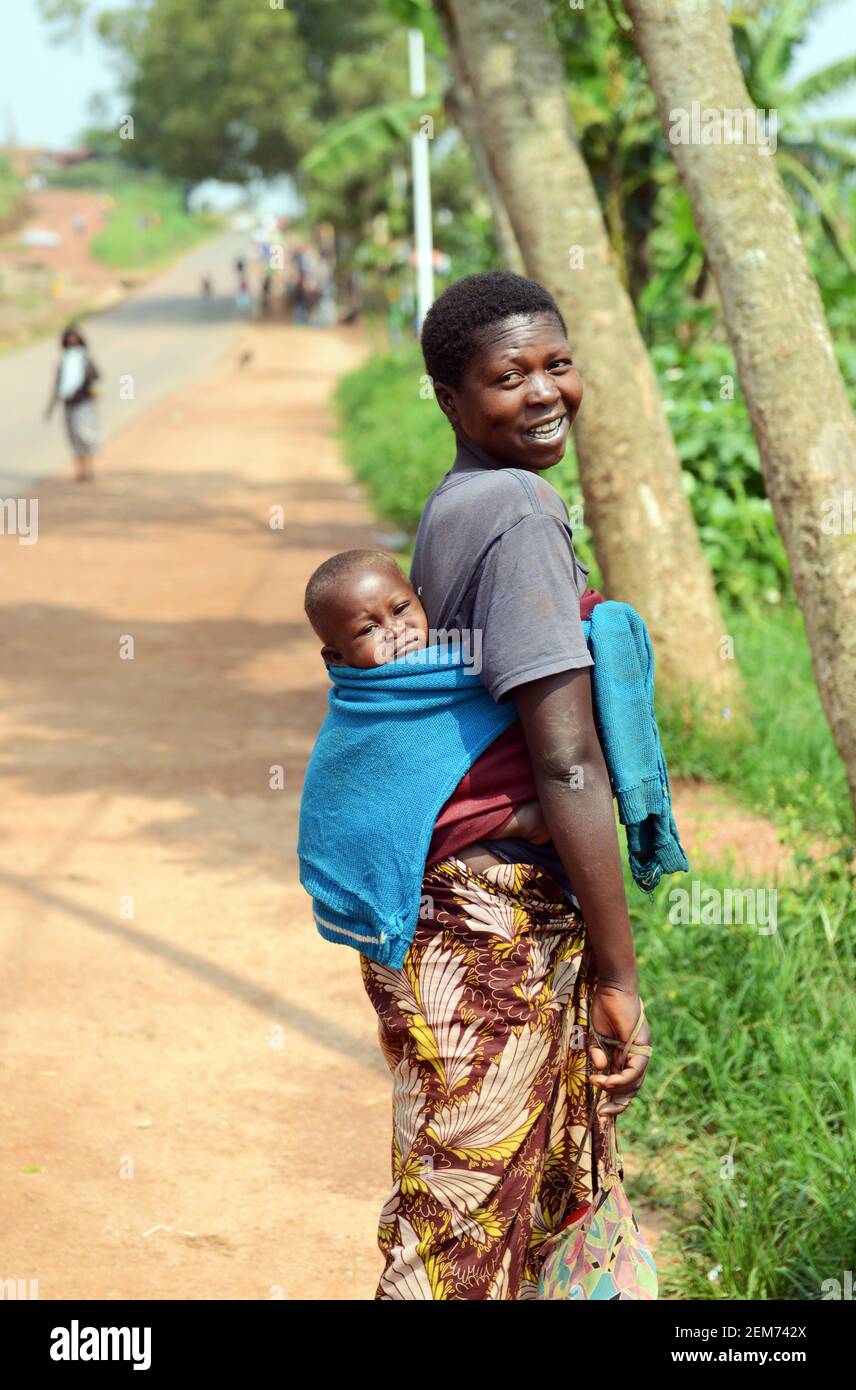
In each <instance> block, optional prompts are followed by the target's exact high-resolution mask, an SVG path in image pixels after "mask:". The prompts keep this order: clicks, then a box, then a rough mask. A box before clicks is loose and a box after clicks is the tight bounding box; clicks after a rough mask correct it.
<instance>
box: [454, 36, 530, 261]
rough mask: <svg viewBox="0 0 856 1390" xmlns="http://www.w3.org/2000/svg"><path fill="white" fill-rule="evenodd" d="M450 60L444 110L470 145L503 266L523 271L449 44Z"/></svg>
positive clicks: (472, 102) (472, 104) (471, 102)
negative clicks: (450, 74)
mask: <svg viewBox="0 0 856 1390" xmlns="http://www.w3.org/2000/svg"><path fill="white" fill-rule="evenodd" d="M449 64H450V67H451V69H452V86H451V87H450V88H449V90H448V91H447V92H446V96H445V106H446V110H447V111H448V113H449V115H450V116H451V118H452V120H453V121H454V122H455V125H456V126H457V127H458V129H459V130H460V131H461V134H462V135H463V137H464V139H465V140H466V142H467V145H468V146H469V150H470V154H471V156H472V160H473V164H474V165H475V167H476V173H477V174H478V176H479V180H480V181H481V186H482V188H483V190H484V194H485V197H486V198H487V200H488V203H489V204H490V213H491V220H492V222H493V234H494V237H495V238H496V244H497V248H498V250H499V255H500V259H501V261H502V264H503V265H504V266H505V269H506V270H513V271H514V272H515V274H517V275H523V274H524V268H523V257H522V256H521V254H520V247H519V246H518V245H517V238H516V237H515V235H514V228H513V227H512V225H511V223H510V221H509V220H508V213H507V212H506V210H505V204H504V203H503V201H502V194H501V193H500V191H499V189H498V188H497V186H496V179H495V178H494V176H493V170H492V169H491V167H490V161H489V159H488V157H487V154H486V152H485V148H484V145H483V144H482V139H481V135H480V133H479V127H478V119H477V117H476V111H475V98H474V97H473V90H472V87H471V86H470V84H469V81H468V80H467V76H466V73H465V72H464V70H463V66H462V64H461V61H460V57H459V55H458V54H457V53H455V51H454V50H453V49H452V48H450V49H449Z"/></svg>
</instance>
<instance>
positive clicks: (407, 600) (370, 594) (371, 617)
mask: <svg viewBox="0 0 856 1390" xmlns="http://www.w3.org/2000/svg"><path fill="white" fill-rule="evenodd" d="M303 606H304V608H305V610H306V616H307V618H308V619H309V621H310V623H311V624H312V626H313V628H314V629H315V632H316V633H317V634H318V636H319V637H320V638H321V641H322V643H323V644H324V645H323V646H322V648H321V656H322V657H323V659H324V661H325V662H326V664H327V665H328V666H359V667H368V666H383V665H385V664H386V662H388V661H401V660H402V659H403V658H404V656H405V654H406V653H408V652H411V651H416V649H417V648H419V647H426V646H427V645H428V619H427V617H426V615H425V609H424V608H423V607H422V604H421V603H420V602H419V600H418V598H417V597H416V594H415V593H414V590H413V586H412V585H411V583H410V580H409V579H408V578H407V577H406V576H405V575H404V573H403V572H402V571H401V570H400V569H399V567H398V565H397V564H396V563H395V561H394V560H393V559H392V556H390V555H387V554H386V552H385V551H383V550H343V551H341V552H340V553H339V554H338V555H331V557H330V559H329V560H325V561H324V563H323V565H319V566H318V568H317V570H316V571H315V573H314V574H313V575H312V576H311V578H310V580H309V583H308V584H307V585H306V595H305V597H304V600H303Z"/></svg>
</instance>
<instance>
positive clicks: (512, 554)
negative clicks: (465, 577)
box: [471, 512, 594, 703]
mask: <svg viewBox="0 0 856 1390" xmlns="http://www.w3.org/2000/svg"><path fill="white" fill-rule="evenodd" d="M580 575H581V570H580V567H579V565H578V562H577V559H576V556H575V554H574V547H573V542H572V540H571V535H570V531H569V529H568V528H567V527H565V526H564V525H563V524H562V522H561V521H560V520H559V518H558V517H557V516H554V515H551V514H549V513H546V512H534V513H532V514H531V515H529V516H526V517H523V518H522V519H521V520H520V521H518V522H516V523H515V525H514V526H511V527H510V528H509V529H508V530H507V531H505V532H503V534H502V535H501V536H499V537H498V538H497V540H496V541H495V542H494V543H493V545H492V546H491V547H490V549H489V551H488V552H487V555H486V556H485V559H484V563H483V564H482V567H481V571H480V573H479V575H478V576H477V580H476V593H475V598H474V602H473V610H472V625H473V634H472V638H471V651H472V655H473V657H474V658H475V657H476V653H477V652H478V653H479V659H480V662H481V669H480V671H479V674H480V676H481V680H482V684H483V685H485V686H486V687H487V689H488V690H489V691H490V693H491V695H492V696H493V699H494V700H495V701H496V702H497V703H499V701H500V700H501V699H502V698H503V697H504V696H505V695H507V694H508V692H509V691H510V690H511V689H512V688H513V687H514V686H515V685H521V684H522V683H523V682H524V681H532V680H537V679H538V678H539V677H540V676H550V675H554V674H555V673H557V672H559V671H572V670H577V669H578V668H579V667H581V666H593V665H594V660H593V659H592V656H591V653H590V652H589V649H588V646H587V644H586V639H585V636H584V634H583V628H582V622H581V619H580V592H581V590H580V587H579V586H580V582H581V578H580ZM479 640H480V642H481V648H480V651H479V648H478V646H477V643H478V641H479Z"/></svg>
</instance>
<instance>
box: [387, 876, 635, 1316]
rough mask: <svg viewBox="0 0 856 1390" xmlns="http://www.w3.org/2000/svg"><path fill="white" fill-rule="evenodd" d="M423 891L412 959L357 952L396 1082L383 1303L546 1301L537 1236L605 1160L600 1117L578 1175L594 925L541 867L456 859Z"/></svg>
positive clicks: (588, 1196) (586, 1094)
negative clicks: (383, 959)
mask: <svg viewBox="0 0 856 1390" xmlns="http://www.w3.org/2000/svg"><path fill="white" fill-rule="evenodd" d="M422 893H423V912H422V913H421V915H420V920H419V922H418V924H417V928H416V933H415V936H414V939H413V941H412V942H411V944H410V947H409V948H408V952H407V955H406V957H405V960H404V963H403V965H402V966H401V968H400V969H397V970H395V969H391V968H390V967H389V966H384V965H379V964H377V963H376V962H373V961H370V960H369V959H368V957H367V956H364V955H361V956H360V961H361V970H362V976H363V982H364V984H365V988H366V991H367V993H368V996H369V998H370V999H371V1002H372V1004H373V1006H374V1008H375V1011H376V1013H377V1015H378V1033H379V1038H380V1044H381V1047H382V1049H383V1053H384V1056H385V1057H386V1060H387V1062H388V1064H389V1067H390V1070H391V1072H392V1077H393V1096H392V1120H393V1135H392V1179H393V1184H392V1189H391V1191H390V1193H389V1196H388V1197H387V1200H386V1203H385V1205H384V1207H383V1210H382V1212H381V1215H380V1224H379V1227H378V1243H379V1245H380V1249H381V1252H382V1254H383V1256H384V1270H383V1273H382V1275H381V1278H380V1282H379V1284H378V1287H377V1291H376V1293H375V1298H376V1299H526V1298H535V1297H536V1293H537V1286H538V1274H539V1249H540V1247H541V1245H542V1244H543V1242H544V1241H545V1239H546V1238H547V1237H548V1236H549V1235H550V1234H551V1233H552V1232H553V1231H554V1230H555V1229H556V1227H557V1226H558V1225H559V1223H560V1222H561V1221H562V1220H563V1218H564V1217H565V1216H567V1215H568V1214H569V1213H570V1212H571V1211H572V1210H573V1209H575V1208H577V1207H580V1206H582V1205H584V1204H587V1203H588V1202H590V1201H591V1200H592V1196H593V1194H594V1193H595V1192H596V1191H597V1187H598V1181H597V1172H598V1168H600V1170H601V1171H603V1165H604V1160H605V1159H606V1135H605V1131H604V1127H603V1121H602V1120H598V1119H596V1120H595V1125H594V1128H593V1131H592V1134H591V1136H590V1137H587V1138H586V1139H585V1145H584V1148H583V1152H582V1155H581V1157H580V1162H579V1165H578V1168H577V1172H576V1175H575V1176H574V1178H573V1183H572V1182H571V1177H572V1170H573V1167H574V1163H575V1161H576V1159H577V1156H578V1153H579V1148H580V1142H581V1140H582V1139H583V1136H584V1133H585V1128H586V1119H587V1116H588V1112H589V1109H590V1106H591V1103H592V1101H593V1099H594V1093H595V1091H596V1089H597V1088H595V1087H592V1085H591V1084H590V1081H589V1079H588V1077H589V1074H590V1067H591V1063H590V1059H589V1058H588V1054H587V1041H588V998H589V996H590V993H591V990H592V988H593V985H594V980H595V975H594V965H593V957H592V954H591V950H590V947H589V944H588V941H587V938H586V932H585V926H584V924H583V920H582V918H581V917H580V916H579V914H578V913H575V912H574V911H573V910H572V909H571V907H570V905H569V904H568V902H567V900H566V899H565V898H563V896H562V893H561V890H560V888H559V886H558V884H557V883H555V881H554V880H553V879H552V878H550V877H549V875H547V874H546V873H545V872H544V871H543V870H541V869H539V868H538V867H537V866H536V865H534V864H496V865H492V866H491V867H490V868H488V869H487V870H485V871H484V872H483V873H476V872H475V871H473V870H472V869H470V868H469V866H468V865H466V864H465V863H463V862H462V861H461V860H460V859H457V858H455V857H454V856H452V857H450V858H448V859H445V860H443V861H442V862H441V863H439V864H435V865H434V866H433V867H432V868H431V869H430V870H428V872H427V873H426V875H425V878H424V880H423V886H422ZM620 1175H621V1176H622V1177H623V1170H620Z"/></svg>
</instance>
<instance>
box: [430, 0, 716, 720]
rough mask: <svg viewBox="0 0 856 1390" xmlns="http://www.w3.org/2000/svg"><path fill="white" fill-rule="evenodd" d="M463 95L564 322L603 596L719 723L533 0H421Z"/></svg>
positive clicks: (666, 498)
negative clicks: (639, 626)
mask: <svg viewBox="0 0 856 1390" xmlns="http://www.w3.org/2000/svg"><path fill="white" fill-rule="evenodd" d="M435 7H436V9H437V12H438V14H439V16H440V19H441V22H442V23H443V25H444V28H445V31H446V35H447V42H448V44H449V48H450V51H451V52H452V53H454V54H455V55H456V57H455V61H456V62H458V63H459V64H460V67H461V70H462V71H463V72H464V73H465V74H466V77H467V80H468V81H469V83H470V84H471V86H472V89H473V94H474V97H475V109H476V114H477V119H478V123H479V129H480V131H481V138H482V143H483V145H484V148H485V151H486V153H487V156H488V159H489V160H490V164H491V168H492V169H493V173H494V177H495V179H496V182H497V185H498V187H499V189H500V191H501V193H502V198H503V202H504V203H505V207H506V209H507V211H508V215H509V218H510V220H511V224H512V226H513V228H514V233H515V236H516V238H517V243H518V245H519V247H520V250H521V252H522V253H523V259H524V262H525V265H526V272H527V274H528V275H530V276H531V277H532V278H533V279H535V280H538V281H540V283H541V284H543V285H544V286H545V287H546V288H547V289H549V290H550V292H551V293H552V294H553V296H554V297H555V299H556V301H557V303H558V304H559V307H560V308H561V310H562V313H563V314H564V315H565V318H566V320H567V323H568V332H569V334H570V341H571V346H572V348H573V349H574V358H575V361H576V362H577V364H578V366H579V368H580V372H581V375H582V378H583V384H584V388H585V394H584V398H583V404H582V406H581V408H580V412H579V415H578V417H577V421H576V423H575V426H574V436H575V440H576V449H577V455H578V459H579V469H580V483H581V486H582V490H583V497H584V503H585V521H586V524H587V525H588V526H589V527H590V528H591V532H592V538H593V542H594V548H595V553H596V555H597V560H598V564H599V565H600V568H601V570H602V572H603V576H604V584H605V588H606V591H607V593H608V595H609V596H610V597H611V598H616V599H621V600H624V601H626V602H632V603H633V604H634V606H635V607H637V608H638V609H639V611H640V612H641V613H642V616H643V617H644V618H645V621H646V623H647V624H648V627H649V630H650V632H651V637H652V641H653V642H654V644H655V647H656V654H657V679H658V688H659V689H662V690H665V691H667V692H668V693H669V695H670V697H672V698H675V699H677V700H678V701H680V702H681V703H682V704H683V705H684V708H685V709H686V708H688V706H689V698H688V697H689V696H690V695H691V694H693V693H694V694H695V695H696V697H697V698H698V700H699V703H700V706H701V707H702V709H703V710H705V711H706V712H708V713H709V714H710V715H711V716H712V717H715V718H719V719H720V720H721V713H720V711H721V709H722V707H723V706H728V707H730V709H731V710H734V711H736V710H737V709H738V708H740V707H742V701H741V700H740V683H739V680H738V677H737V676H736V673H735V668H734V665H733V663H732V662H730V661H728V660H725V659H723V657H722V655H721V642H722V638H723V635H724V633H723V622H722V617H721V614H720V612H719V607H718V604H717V601H716V594H715V591H714V587H713V580H712V577H711V573H710V568H709V566H708V564H707V562H706V560H705V558H704V554H703V552H702V549H701V543H700V541H699V537H698V532H697V530H696V527H695V524H694V522H693V517H692V512H691V510H690V506H689V502H688V500H687V497H686V494H685V492H684V489H683V485H682V479H681V467H680V462H679V459H678V456H677V451H676V449H675V445H674V441H673V439H672V436H671V432H670V430H669V427H668V424H667V421H666V417H665V413H664V411H663V405H662V400H661V397H660V391H659V388H658V384H657V380H656V376H655V374H654V371H653V368H652V365H651V361H650V359H649V357H648V353H647V350H646V348H645V344H644V342H643V341H642V338H641V335H640V333H639V329H638V327H637V324H636V318H635V315H634V312H633V306H632V304H631V302H630V299H629V297H628V295H627V292H626V291H625V289H624V288H623V286H622V284H621V280H620V278H619V275H618V272H617V270H616V266H615V261H614V258H613V255H612V252H611V249H610V245H609V238H608V236H607V232H606V228H605V226H604V222H603V218H602V215H601V211H600V207H599V204H598V201H597V194H596V193H595V190H594V186H593V184H592V181H591V178H590V177H589V173H588V169H587V168H586V165H585V162H584V160H583V158H582V155H581V154H580V151H579V148H578V146H577V143H576V140H575V138H574V133H573V130H572V127H571V121H570V115H569V112H568V106H567V101H566V98H565V85H564V71H563V65H562V61H561V55H560V52H559V48H558V43H557V39H556V35H555V32H554V30H553V28H552V25H551V24H550V21H549V16H548V14H547V10H546V7H545V6H544V5H543V4H541V3H538V0H435Z"/></svg>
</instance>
